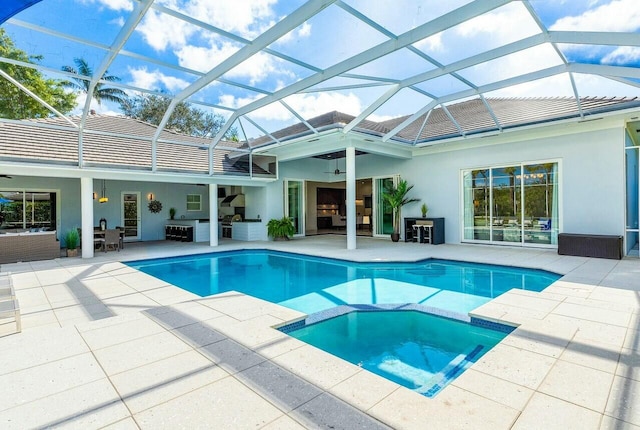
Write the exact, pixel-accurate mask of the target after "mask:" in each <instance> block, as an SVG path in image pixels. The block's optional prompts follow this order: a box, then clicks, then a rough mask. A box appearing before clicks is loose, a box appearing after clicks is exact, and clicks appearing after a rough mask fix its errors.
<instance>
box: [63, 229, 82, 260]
mask: <svg viewBox="0 0 640 430" xmlns="http://www.w3.org/2000/svg"><path fill="white" fill-rule="evenodd" d="M64 242H65V245H66V247H67V257H76V256H77V255H78V243H79V242H80V235H79V234H78V229H77V228H72V229H71V230H69V231H68V232H67V234H66V235H65V236H64Z"/></svg>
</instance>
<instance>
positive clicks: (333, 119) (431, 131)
mask: <svg viewBox="0 0 640 430" xmlns="http://www.w3.org/2000/svg"><path fill="white" fill-rule="evenodd" d="M486 101H487V104H488V105H489V106H490V107H491V109H492V111H493V113H494V115H495V117H496V119H497V120H498V124H499V125H498V124H496V122H495V121H494V119H493V117H492V116H491V114H490V112H489V110H488V109H487V107H486V106H485V104H484V102H483V101H482V100H481V99H479V98H477V99H473V100H468V101H464V102H461V103H456V104H452V105H448V106H447V107H446V109H447V110H448V111H449V113H450V114H451V116H452V117H453V118H454V119H455V120H456V122H457V124H458V126H459V127H460V129H461V130H462V133H464V134H465V135H470V134H476V133H482V132H486V131H490V130H499V129H507V128H513V127H518V126H524V125H530V124H537V123H541V122H550V121H557V120H560V119H566V118H576V117H579V116H580V111H579V109H578V104H577V102H576V99H575V98H573V97H546V98H544V97H543V98H493V99H486ZM580 104H581V107H582V112H583V114H584V115H585V116H589V115H594V114H597V113H602V112H607V111H615V110H621V109H627V108H632V107H639V106H640V99H639V98H638V97H583V98H581V99H580ZM354 118H355V117H354V116H352V115H347V114H344V113H341V112H336V111H334V112H329V113H326V114H323V115H320V116H317V117H315V118H311V119H310V120H308V121H307V122H308V123H309V124H310V125H311V126H312V127H314V128H316V129H318V130H319V131H322V130H326V129H330V128H342V127H344V126H345V125H346V124H348V123H349V122H351V120H353V119H354ZM407 118H409V116H403V117H398V118H393V119H390V120H386V121H381V122H374V121H369V120H364V121H362V122H360V123H359V124H358V125H357V126H356V127H355V128H354V131H357V132H361V133H366V134H374V135H378V136H383V135H385V134H387V133H389V132H390V131H391V130H393V129H394V128H395V127H396V126H397V125H399V124H401V123H402V122H403V121H405V120H406V119H407ZM425 118H427V115H426V114H424V115H422V116H420V117H418V118H417V119H416V120H414V121H413V122H412V123H410V124H409V125H408V126H407V127H405V128H404V129H402V130H401V131H400V132H399V133H398V134H397V135H395V136H394V137H392V140H395V141H403V142H414V141H416V142H417V143H422V142H429V141H437V140H443V139H447V138H451V137H458V136H461V135H462V133H461V132H460V130H459V129H458V128H457V127H456V125H455V124H454V123H453V122H452V121H451V119H450V118H449V116H448V115H447V113H446V112H445V110H444V109H443V108H442V107H438V108H436V109H433V110H432V112H431V115H429V117H428V120H427V123H426V124H424V121H425ZM423 124H424V127H423ZM312 133H313V132H312V131H311V130H309V129H308V128H307V127H306V126H305V125H304V124H303V123H298V124H294V125H292V126H289V127H286V128H283V129H282V130H278V131H276V132H274V133H272V135H273V136H274V137H276V138H278V139H281V140H287V139H292V138H295V137H299V136H305V135H311V134H312ZM418 133H419V135H418ZM270 142H273V140H272V139H271V138H269V136H263V137H261V138H258V139H255V140H253V141H251V142H250V145H251V146H252V147H257V146H261V145H265V144H268V143H270Z"/></svg>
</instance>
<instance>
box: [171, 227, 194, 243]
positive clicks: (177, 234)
mask: <svg viewBox="0 0 640 430" xmlns="http://www.w3.org/2000/svg"><path fill="white" fill-rule="evenodd" d="M164 232H165V239H166V240H177V241H181V242H193V227H191V226H184V225H167V226H165V228H164Z"/></svg>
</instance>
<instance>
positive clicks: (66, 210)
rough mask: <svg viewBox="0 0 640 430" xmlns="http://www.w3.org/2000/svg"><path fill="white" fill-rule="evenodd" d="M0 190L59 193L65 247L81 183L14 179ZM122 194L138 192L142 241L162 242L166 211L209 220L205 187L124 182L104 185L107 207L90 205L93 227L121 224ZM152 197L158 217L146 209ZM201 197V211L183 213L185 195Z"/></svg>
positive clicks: (75, 221) (98, 187) (75, 220)
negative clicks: (102, 221)
mask: <svg viewBox="0 0 640 430" xmlns="http://www.w3.org/2000/svg"><path fill="white" fill-rule="evenodd" d="M93 188H94V190H95V192H96V193H97V194H98V196H100V195H101V193H102V180H94V183H93ZM0 189H3V190H25V189H26V190H38V191H40V190H43V191H52V192H53V191H55V192H57V193H58V210H57V217H58V219H57V227H56V229H57V230H58V238H59V239H61V240H62V241H61V246H64V241H63V238H64V234H65V233H66V232H67V231H68V230H70V229H71V228H73V227H80V226H81V225H82V221H81V210H80V180H79V179H67V178H47V177H28V176H20V177H17V176H15V177H14V178H13V179H10V180H2V181H1V182H0ZM122 191H131V192H140V206H141V210H140V216H141V225H142V230H141V239H142V240H143V241H150V240H162V239H164V226H165V224H167V222H168V218H169V208H171V207H175V208H176V209H177V213H176V218H180V217H181V216H183V215H184V217H185V218H189V219H196V218H208V217H209V215H208V214H209V196H208V191H207V188H206V187H199V186H196V185H185V184H168V183H154V182H128V181H127V182H125V181H111V180H107V181H106V196H107V197H108V198H109V201H108V202H107V203H102V204H101V203H98V200H94V202H93V218H94V219H93V225H96V226H97V225H98V223H99V220H100V219H101V218H105V219H106V220H107V223H108V227H109V228H113V227H115V226H117V225H120V224H121V211H122V203H121V201H120V200H121V193H122ZM149 193H153V198H154V200H158V201H160V202H161V203H162V211H161V212H160V213H151V212H149V209H148V208H147V205H148V203H149V199H148V195H149ZM187 194H200V195H201V196H202V210H201V211H189V212H187V209H186V206H187V204H186V195H187Z"/></svg>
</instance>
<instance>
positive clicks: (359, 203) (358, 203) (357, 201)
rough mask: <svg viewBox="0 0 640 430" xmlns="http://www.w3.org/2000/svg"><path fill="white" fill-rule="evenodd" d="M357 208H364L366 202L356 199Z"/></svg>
mask: <svg viewBox="0 0 640 430" xmlns="http://www.w3.org/2000/svg"><path fill="white" fill-rule="evenodd" d="M356 206H364V200H362V199H356Z"/></svg>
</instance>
